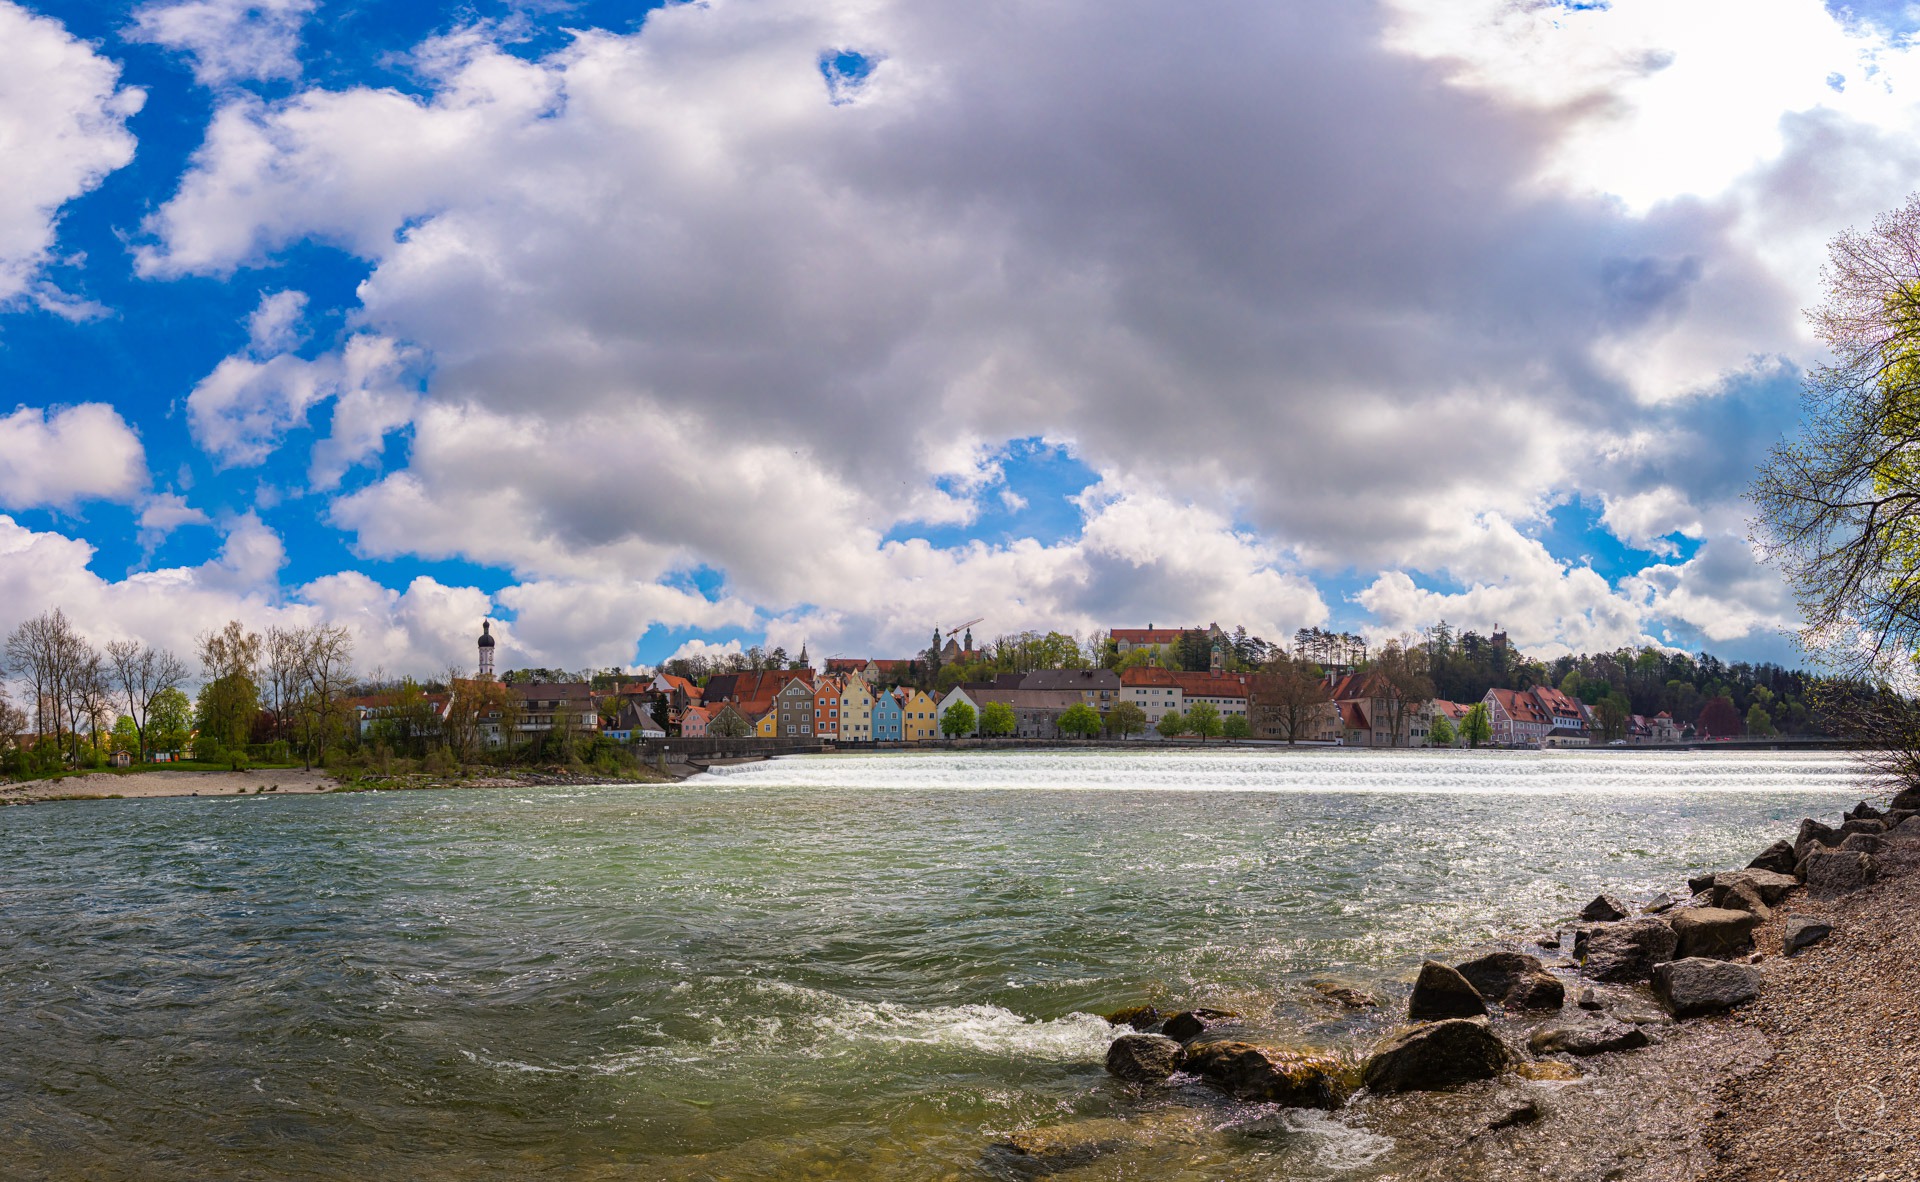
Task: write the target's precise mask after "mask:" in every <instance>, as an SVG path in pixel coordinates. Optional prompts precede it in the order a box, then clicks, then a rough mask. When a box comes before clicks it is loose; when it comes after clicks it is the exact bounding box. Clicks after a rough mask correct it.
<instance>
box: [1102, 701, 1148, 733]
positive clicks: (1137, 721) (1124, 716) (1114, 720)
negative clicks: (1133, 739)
mask: <svg viewBox="0 0 1920 1182" xmlns="http://www.w3.org/2000/svg"><path fill="white" fill-rule="evenodd" d="M1107 729H1108V730H1109V731H1111V732H1113V733H1114V734H1116V735H1119V736H1120V737H1121V738H1123V739H1124V738H1127V737H1128V736H1130V735H1137V734H1139V733H1141V732H1142V731H1144V730H1146V729H1147V712H1146V711H1145V710H1142V709H1141V708H1140V703H1138V702H1116V703H1115V704H1114V707H1113V709H1111V710H1109V711H1107Z"/></svg>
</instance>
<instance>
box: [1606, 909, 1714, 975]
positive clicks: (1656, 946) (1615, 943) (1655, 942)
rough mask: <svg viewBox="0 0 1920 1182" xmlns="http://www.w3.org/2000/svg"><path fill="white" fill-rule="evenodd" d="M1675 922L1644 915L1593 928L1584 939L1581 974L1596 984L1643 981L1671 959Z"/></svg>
mask: <svg viewBox="0 0 1920 1182" xmlns="http://www.w3.org/2000/svg"><path fill="white" fill-rule="evenodd" d="M1680 914H1681V915H1686V914H1688V912H1685V911H1682V912H1680ZM1678 922H1679V921H1678V919H1675V920H1674V921H1673V923H1669V922H1668V921H1667V919H1666V918H1665V917H1662V916H1644V917H1642V918H1640V919H1629V920H1626V921H1624V922H1621V923H1613V924H1608V925H1606V926H1605V927H1599V928H1595V929H1593V932H1592V934H1591V935H1589V936H1588V937H1587V955H1586V957H1585V959H1584V961H1583V962H1582V971H1584V972H1585V973H1586V974H1587V975H1588V976H1589V977H1592V978H1593V979H1595V980H1596V981H1644V980H1646V979H1647V977H1648V975H1649V974H1651V973H1652V972H1653V966H1654V965H1656V964H1659V963H1660V962H1661V961H1663V960H1671V959H1672V958H1673V948H1674V942H1675V937H1674V924H1675V923H1678Z"/></svg>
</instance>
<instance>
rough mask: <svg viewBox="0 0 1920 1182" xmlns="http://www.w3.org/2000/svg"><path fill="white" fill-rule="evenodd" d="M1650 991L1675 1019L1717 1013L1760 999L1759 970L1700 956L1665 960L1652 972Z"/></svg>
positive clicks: (1749, 966)
mask: <svg viewBox="0 0 1920 1182" xmlns="http://www.w3.org/2000/svg"><path fill="white" fill-rule="evenodd" d="M1653 992H1654V996H1656V997H1658V998H1659V999H1660V1004H1661V1005H1663V1006H1665V1007H1666V1008H1667V1012H1668V1013H1669V1014H1672V1015H1673V1016H1674V1017H1676V1018H1694V1017H1698V1016H1700V1015H1701V1014H1717V1013H1720V1012H1722V1011H1725V1010H1730V1009H1732V1008H1733V1007H1734V1006H1737V1005H1741V1004H1743V1003H1745V1002H1749V1001H1752V1000H1753V999H1754V998H1756V997H1758V996H1760V970H1759V969H1756V968H1754V967H1753V966H1752V965H1744V964H1729V963H1728V962H1726V961H1724V960H1707V959H1705V958H1702V957H1688V958H1686V959H1684V960H1674V961H1668V962H1667V963H1666V964H1663V965H1661V966H1660V967H1659V968H1657V969H1655V970H1654V971H1653Z"/></svg>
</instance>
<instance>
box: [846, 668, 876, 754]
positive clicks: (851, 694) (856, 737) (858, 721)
mask: <svg viewBox="0 0 1920 1182" xmlns="http://www.w3.org/2000/svg"><path fill="white" fill-rule="evenodd" d="M840 741H841V742H842V743H871V742H873V691H872V690H871V689H869V688H868V687H867V679H866V678H864V677H860V676H858V675H855V676H851V677H849V678H847V684H846V686H845V688H843V689H842V690H841V691H840Z"/></svg>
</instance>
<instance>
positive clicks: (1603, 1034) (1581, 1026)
mask: <svg viewBox="0 0 1920 1182" xmlns="http://www.w3.org/2000/svg"><path fill="white" fill-rule="evenodd" d="M1652 1041H1653V1040H1652V1039H1651V1038H1649V1037H1647V1032H1646V1031H1644V1030H1642V1029H1640V1027H1638V1026H1629V1025H1627V1024H1626V1023H1625V1022H1622V1021H1619V1020H1618V1019H1615V1018H1611V1017H1608V1016H1607V1015H1605V1014H1593V1013H1586V1012H1584V1011H1582V1012H1576V1013H1572V1014H1568V1015H1567V1016H1566V1017H1564V1018H1555V1019H1554V1020H1553V1021H1551V1022H1549V1023H1547V1024H1546V1025H1545V1026H1542V1027H1541V1028H1540V1029H1538V1030H1536V1031H1534V1032H1533V1037H1531V1038H1529V1039H1528V1040H1527V1049H1529V1050H1531V1051H1532V1052H1533V1053H1534V1054H1536V1055H1550V1054H1556V1053H1564V1054H1568V1055H1598V1054H1601V1053H1603V1052H1605V1051H1631V1050H1635V1049H1637V1048H1639V1047H1644V1046H1646V1045H1647V1044H1648V1043H1650V1042H1652Z"/></svg>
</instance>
